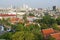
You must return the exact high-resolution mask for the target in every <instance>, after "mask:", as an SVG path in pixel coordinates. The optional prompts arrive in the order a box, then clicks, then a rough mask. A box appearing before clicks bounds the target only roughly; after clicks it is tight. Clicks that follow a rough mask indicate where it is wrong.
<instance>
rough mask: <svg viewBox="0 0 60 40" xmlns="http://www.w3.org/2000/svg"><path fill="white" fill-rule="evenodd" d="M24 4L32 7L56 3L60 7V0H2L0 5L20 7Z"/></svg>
mask: <svg viewBox="0 0 60 40" xmlns="http://www.w3.org/2000/svg"><path fill="white" fill-rule="evenodd" d="M23 4H26V5H28V6H29V7H32V8H48V7H52V6H54V5H56V6H57V7H60V0H0V7H10V6H11V5H12V6H15V7H20V6H22V5H23Z"/></svg>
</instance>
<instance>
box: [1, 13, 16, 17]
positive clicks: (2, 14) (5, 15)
mask: <svg viewBox="0 0 60 40" xmlns="http://www.w3.org/2000/svg"><path fill="white" fill-rule="evenodd" d="M0 16H2V17H4V16H16V15H15V14H0Z"/></svg>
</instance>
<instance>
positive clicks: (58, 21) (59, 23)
mask: <svg viewBox="0 0 60 40" xmlns="http://www.w3.org/2000/svg"><path fill="white" fill-rule="evenodd" d="M56 21H57V24H58V25H60V17H58V18H57V19H56Z"/></svg>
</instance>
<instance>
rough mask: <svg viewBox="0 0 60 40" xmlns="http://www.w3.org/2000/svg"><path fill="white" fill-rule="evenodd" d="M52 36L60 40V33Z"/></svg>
mask: <svg viewBox="0 0 60 40" xmlns="http://www.w3.org/2000/svg"><path fill="white" fill-rule="evenodd" d="M51 36H52V37H53V38H55V39H56V40H60V32H59V33H54V34H51Z"/></svg>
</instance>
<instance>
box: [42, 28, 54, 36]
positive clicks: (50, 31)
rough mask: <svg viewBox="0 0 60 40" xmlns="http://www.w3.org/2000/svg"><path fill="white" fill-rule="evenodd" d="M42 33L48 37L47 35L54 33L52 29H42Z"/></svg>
mask: <svg viewBox="0 0 60 40" xmlns="http://www.w3.org/2000/svg"><path fill="white" fill-rule="evenodd" d="M42 33H43V34H44V35H49V34H51V33H54V30H53V29H52V28H49V29H43V30H42Z"/></svg>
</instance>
